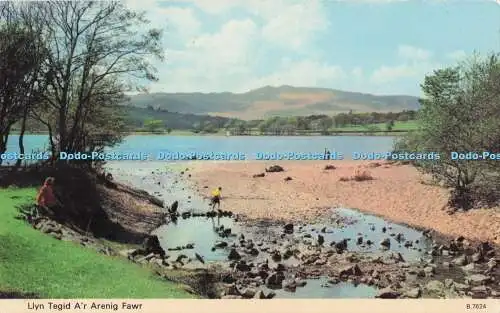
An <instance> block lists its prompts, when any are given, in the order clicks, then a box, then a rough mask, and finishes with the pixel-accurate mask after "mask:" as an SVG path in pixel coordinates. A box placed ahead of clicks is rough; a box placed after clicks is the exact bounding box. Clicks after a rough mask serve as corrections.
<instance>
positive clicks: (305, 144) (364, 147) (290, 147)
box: [7, 135, 395, 161]
mask: <svg viewBox="0 0 500 313" xmlns="http://www.w3.org/2000/svg"><path fill="white" fill-rule="evenodd" d="M18 138H19V137H18V136H17V135H12V136H10V137H9V142H8V145H7V152H18V150H19V148H18V145H17V144H18V143H17V141H18ZM394 139H395V137H385V136H304V137H276V136H251V137H250V136H232V137H224V136H167V135H134V136H128V137H126V138H125V139H124V141H123V142H122V143H121V144H120V145H117V146H116V147H113V148H111V149H109V151H110V152H117V153H145V154H148V155H149V160H153V161H154V160H158V156H159V154H163V155H170V156H172V155H175V154H176V153H201V154H204V153H212V152H218V153H231V154H242V155H244V156H246V159H256V158H257V157H258V154H262V153H273V152H279V153H284V154H287V155H288V154H289V153H301V154H304V153H305V154H307V153H316V154H321V153H323V152H324V150H325V148H326V149H328V150H329V151H330V152H332V155H333V154H334V152H336V153H337V156H338V154H342V155H343V159H347V160H349V159H352V153H353V152H383V153H384V152H387V151H390V150H392V146H393V142H394ZM24 142H25V149H26V151H27V152H32V151H37V150H39V149H40V150H41V149H44V147H47V145H48V139H47V136H46V135H27V136H25V139H24Z"/></svg>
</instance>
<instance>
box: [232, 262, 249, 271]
mask: <svg viewBox="0 0 500 313" xmlns="http://www.w3.org/2000/svg"><path fill="white" fill-rule="evenodd" d="M234 269H235V270H237V271H240V272H248V271H250V266H249V265H248V264H247V263H246V262H245V261H239V262H238V263H236V265H235V266H234Z"/></svg>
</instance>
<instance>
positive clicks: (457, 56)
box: [446, 50, 467, 61]
mask: <svg viewBox="0 0 500 313" xmlns="http://www.w3.org/2000/svg"><path fill="white" fill-rule="evenodd" d="M446 57H447V58H448V59H451V60H452V61H461V60H463V59H465V58H466V57H467V53H466V52H465V51H464V50H455V51H453V52H450V53H448V54H447V55H446Z"/></svg>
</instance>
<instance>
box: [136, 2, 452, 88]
mask: <svg viewBox="0 0 500 313" xmlns="http://www.w3.org/2000/svg"><path fill="white" fill-rule="evenodd" d="M350 1H351V0H350ZM353 1H357V2H371V3H382V2H391V0H378V1H374V0H371V1H370V0H365V1H363V0H353ZM396 1H397V0H396ZM324 3H325V2H324V1H321V0H308V1H306V0H273V1H269V0H210V1H207V0H193V1H187V0H177V1H166V2H165V1H163V2H157V1H152V0H141V1H140V2H139V1H128V2H127V5H128V6H129V7H130V8H132V9H135V10H142V9H147V16H148V18H149V19H150V20H151V21H152V26H154V27H162V28H163V29H164V30H165V33H166V37H167V38H166V39H165V40H164V47H165V54H166V61H165V63H163V64H160V65H158V70H159V76H160V81H159V82H157V83H153V84H151V85H150V91H151V92H193V91H200V92H221V91H230V92H245V91H248V90H250V89H255V88H259V87H262V86H265V85H275V86H279V85H295V86H307V87H331V88H340V89H342V88H344V89H348V90H355V91H356V90H357V91H362V92H377V93H384V92H387V91H388V90H390V91H391V92H393V91H395V92H396V91H398V90H401V87H402V86H406V87H409V88H413V89H412V91H411V92H414V90H418V83H419V82H420V81H421V79H422V78H423V75H425V74H427V73H428V72H429V71H431V70H432V69H434V68H436V66H438V65H439V64H437V63H436V62H435V61H434V55H433V52H432V51H429V50H426V49H424V48H421V47H415V46H411V45H404V44H402V45H400V46H398V47H396V49H395V50H394V53H395V56H397V58H395V60H396V61H395V63H394V64H381V65H380V66H378V67H376V68H375V69H373V70H369V69H368V68H363V67H361V66H359V64H358V65H357V64H353V65H352V66H350V67H344V66H342V65H339V64H334V63H329V62H325V60H324V59H323V57H324V56H323V55H321V53H320V52H321V51H320V50H318V49H317V46H316V45H315V39H316V38H318V36H322V35H324V34H326V30H328V28H329V26H330V22H329V20H328V17H327V16H326V13H325V12H326V10H324ZM160 4H161V5H160ZM230 13H231V14H230ZM232 13H234V14H232ZM459 54H460V53H459V51H454V52H451V53H450V54H449V56H451V55H455V56H458V55H459ZM400 81H404V83H402V84H401V83H400ZM409 88H407V90H405V91H404V92H406V91H408V90H409Z"/></svg>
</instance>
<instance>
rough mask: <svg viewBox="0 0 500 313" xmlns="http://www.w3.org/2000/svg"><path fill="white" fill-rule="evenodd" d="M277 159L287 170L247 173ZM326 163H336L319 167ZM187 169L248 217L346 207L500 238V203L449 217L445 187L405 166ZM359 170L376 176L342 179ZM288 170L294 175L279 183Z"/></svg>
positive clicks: (310, 214)
mask: <svg viewBox="0 0 500 313" xmlns="http://www.w3.org/2000/svg"><path fill="white" fill-rule="evenodd" d="M274 164H277V165H281V166H283V167H284V169H285V171H284V172H278V173H265V176H264V177H252V176H253V175H254V174H259V173H262V172H264V169H265V168H267V167H268V166H271V165H274ZM327 164H331V165H334V166H335V167H336V169H334V170H323V167H324V166H325V165H327ZM377 164H378V166H377ZM187 167H189V168H190V173H191V177H190V178H187V180H188V181H190V182H192V183H193V184H194V186H196V187H195V189H196V190H197V191H198V192H199V193H201V194H206V195H208V193H209V192H210V190H211V189H213V188H215V186H219V185H220V186H222V187H223V201H222V204H223V205H222V207H223V208H224V207H226V208H230V209H231V210H233V211H234V212H235V213H238V214H243V215H245V216H248V217H249V218H250V219H252V218H254V219H260V218H263V219H273V220H283V221H301V220H313V219H315V218H316V217H320V216H322V215H324V214H325V212H326V211H327V210H326V208H331V207H346V208H352V209H355V210H358V211H360V212H363V213H367V214H371V215H375V216H379V217H381V218H384V219H387V220H390V221H392V222H394V223H398V224H403V225H408V226H410V227H412V228H416V229H429V230H434V231H435V232H437V233H438V234H440V235H441V236H443V237H447V238H453V237H459V236H464V237H467V238H469V239H471V240H474V241H490V242H493V243H495V244H497V245H498V244H500V209H499V208H492V209H484V210H472V211H469V212H464V213H455V214H454V215H449V214H448V213H447V209H448V207H447V199H448V195H449V191H448V190H446V189H445V188H442V187H439V186H435V185H431V184H429V183H428V178H427V177H425V176H424V175H422V174H420V173H419V172H418V171H417V170H416V169H415V168H413V167H411V166H410V165H396V164H390V163H388V162H373V161H366V162H364V161H350V160H343V161H330V162H325V161H308V162H305V161H280V162H275V163H271V162H265V161H242V162H223V161H220V162H202V161H191V162H189V163H188V165H187ZM356 170H363V171H368V172H369V173H370V174H371V175H372V176H373V178H374V179H373V180H368V181H359V182H358V181H344V182H342V181H340V177H346V176H351V175H352V174H353V172H355V171H356ZM288 176H290V177H291V178H292V179H291V180H290V181H284V179H285V178H286V177H288ZM224 186H226V188H224ZM205 187H208V188H205ZM438 221H439V222H438Z"/></svg>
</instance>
